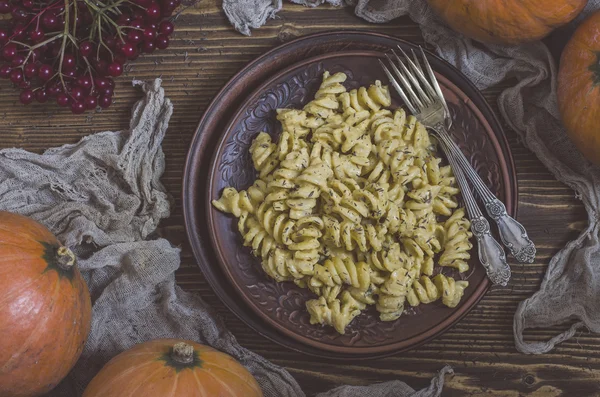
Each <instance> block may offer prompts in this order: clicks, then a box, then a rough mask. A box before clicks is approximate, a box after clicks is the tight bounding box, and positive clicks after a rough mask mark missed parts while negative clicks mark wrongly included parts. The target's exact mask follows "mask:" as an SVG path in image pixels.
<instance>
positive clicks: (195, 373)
mask: <svg viewBox="0 0 600 397" xmlns="http://www.w3.org/2000/svg"><path fill="white" fill-rule="evenodd" d="M193 374H194V378H195V379H196V383H198V387H199V390H202V395H200V396H198V397H205V396H206V389H205V388H204V385H203V384H202V382H200V379H198V373H197V372H196V371H194V372H193Z"/></svg>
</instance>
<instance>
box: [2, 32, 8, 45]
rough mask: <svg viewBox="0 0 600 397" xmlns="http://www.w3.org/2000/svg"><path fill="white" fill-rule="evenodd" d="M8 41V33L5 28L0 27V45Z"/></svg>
mask: <svg viewBox="0 0 600 397" xmlns="http://www.w3.org/2000/svg"><path fill="white" fill-rule="evenodd" d="M6 43H8V33H7V32H6V30H3V29H0V45H4V44H6Z"/></svg>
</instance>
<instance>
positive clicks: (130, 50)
mask: <svg viewBox="0 0 600 397" xmlns="http://www.w3.org/2000/svg"><path fill="white" fill-rule="evenodd" d="M121 53H122V54H123V55H125V56H126V57H127V58H129V59H132V58H133V57H135V56H136V54H137V49H136V47H135V44H133V43H125V44H123V46H122V47H121Z"/></svg>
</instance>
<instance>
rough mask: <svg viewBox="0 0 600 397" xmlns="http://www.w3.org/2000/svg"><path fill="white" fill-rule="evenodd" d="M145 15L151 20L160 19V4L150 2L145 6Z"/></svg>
mask: <svg viewBox="0 0 600 397" xmlns="http://www.w3.org/2000/svg"><path fill="white" fill-rule="evenodd" d="M146 17H147V18H148V19H150V20H151V21H158V20H159V19H160V6H159V5H158V3H156V2H152V4H150V5H149V6H148V7H147V8H146Z"/></svg>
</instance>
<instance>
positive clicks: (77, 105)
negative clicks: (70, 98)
mask: <svg viewBox="0 0 600 397" xmlns="http://www.w3.org/2000/svg"><path fill="white" fill-rule="evenodd" d="M71 111H72V112H73V113H75V114H81V113H83V112H85V105H84V104H83V102H73V103H72V104H71Z"/></svg>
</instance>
